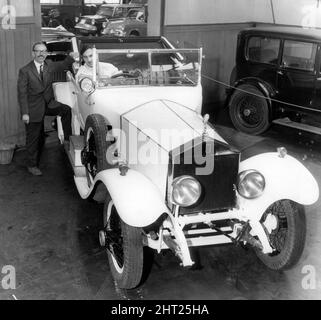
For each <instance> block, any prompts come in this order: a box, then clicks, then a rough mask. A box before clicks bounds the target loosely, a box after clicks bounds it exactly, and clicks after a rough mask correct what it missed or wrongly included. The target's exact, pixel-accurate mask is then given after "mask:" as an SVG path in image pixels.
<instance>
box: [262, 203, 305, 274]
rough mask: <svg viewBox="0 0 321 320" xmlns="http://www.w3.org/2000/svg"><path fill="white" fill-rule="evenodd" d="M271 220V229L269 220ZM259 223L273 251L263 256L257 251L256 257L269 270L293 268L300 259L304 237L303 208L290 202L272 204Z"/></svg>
mask: <svg viewBox="0 0 321 320" xmlns="http://www.w3.org/2000/svg"><path fill="white" fill-rule="evenodd" d="M271 218H272V219H273V224H272V225H273V229H271V228H270V227H269V220H271ZM261 223H262V224H263V226H264V227H265V229H266V232H267V233H268V236H269V241H270V244H271V245H272V247H273V248H274V249H275V251H274V252H273V253H271V254H263V253H262V252H261V251H259V250H258V249H257V250H256V253H257V256H258V257H259V258H260V260H261V261H262V262H263V263H264V264H265V265H266V266H267V267H269V268H270V269H273V270H285V269H290V268H291V267H293V266H294V265H295V264H296V263H297V262H298V261H299V259H300V257H301V255H302V252H303V249H304V244H305V236H306V219H305V212H304V208H303V207H302V206H301V205H299V204H297V203H295V202H293V201H290V200H281V201H277V202H275V203H273V204H272V205H271V206H270V207H269V208H268V209H267V210H266V212H265V213H264V214H263V216H262V219H261Z"/></svg>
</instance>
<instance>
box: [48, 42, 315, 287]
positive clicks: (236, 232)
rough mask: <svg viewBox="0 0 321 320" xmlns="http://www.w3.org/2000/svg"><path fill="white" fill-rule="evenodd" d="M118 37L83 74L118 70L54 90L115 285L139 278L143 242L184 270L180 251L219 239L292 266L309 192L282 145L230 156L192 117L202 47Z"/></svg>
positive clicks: (198, 104) (204, 122) (306, 176)
mask: <svg viewBox="0 0 321 320" xmlns="http://www.w3.org/2000/svg"><path fill="white" fill-rule="evenodd" d="M123 41H124V40H123ZM123 41H121V42H119V47H117V45H114V46H112V49H106V48H101V47H102V46H101V44H99V45H97V48H95V49H94V58H95V59H94V68H93V70H96V69H97V66H98V65H99V63H101V62H108V63H112V64H114V65H115V66H117V67H118V69H119V70H122V71H123V72H122V73H121V74H118V75H116V76H115V77H112V78H105V77H103V76H101V75H100V74H99V73H98V74H97V73H96V72H95V71H93V74H92V75H91V76H90V77H89V76H88V77H85V78H83V79H80V80H79V81H78V82H77V81H76V80H75V77H74V76H73V75H72V74H69V77H68V82H65V83H56V84H55V85H54V91H55V94H56V98H57V99H58V100H60V101H61V102H63V103H66V104H69V105H70V106H71V107H72V110H73V136H72V137H71V143H70V147H69V150H67V151H68V155H69V158H70V161H71V163H72V166H73V168H74V175H75V183H76V186H77V189H78V191H79V194H80V196H81V197H82V198H83V199H87V198H94V199H95V200H96V201H101V202H105V207H104V212H103V222H104V229H103V230H102V231H101V232H100V233H99V239H100V243H101V245H102V246H103V247H104V248H106V250H107V253H108V259H109V263H110V269H111V272H112V275H113V277H114V279H115V280H116V281H117V283H118V285H119V287H121V288H134V287H136V286H138V285H139V284H140V282H141V279H142V273H143V266H144V250H143V248H144V246H148V247H150V248H153V249H155V250H157V252H161V251H162V250H165V249H171V250H172V251H173V252H174V253H175V254H176V256H177V257H178V258H179V259H180V262H181V265H182V266H184V267H190V266H193V264H194V262H193V260H192V258H191V254H190V250H189V249H190V247H195V246H208V245H217V244H229V243H235V244H237V243H242V244H248V245H250V246H252V247H253V248H254V250H255V251H256V253H257V255H258V257H259V258H260V259H261V260H262V261H263V263H264V264H265V265H266V266H268V267H269V268H271V269H275V270H283V269H288V268H290V267H292V266H293V265H294V264H296V263H297V262H298V260H299V258H300V256H301V254H302V251H303V249H304V243H305V233H306V223H305V210H304V206H306V205H311V204H313V203H315V202H316V201H317V199H318V197H319V188H318V184H317V182H316V181H315V179H314V177H313V176H312V175H311V173H310V172H309V171H308V170H307V169H306V168H305V167H304V166H303V165H302V164H301V163H300V162H299V161H297V160H296V159H294V158H293V157H292V156H290V155H288V154H287V151H286V149H284V148H282V147H280V148H279V149H278V150H276V151H275V152H271V153H263V154H259V155H256V156H253V157H251V158H249V159H247V160H244V161H240V153H239V152H238V151H237V150H234V149H233V148H231V147H230V146H229V145H228V144H227V143H226V142H225V140H224V139H223V138H222V137H221V136H220V135H219V134H218V133H217V132H216V131H215V129H214V128H213V127H212V125H211V124H210V123H209V122H208V120H209V119H208V116H207V115H205V116H204V117H202V116H201V109H202V87H201V66H202V50H201V49H174V48H173V47H171V46H160V47H157V44H155V43H151V44H150V45H149V47H148V46H145V48H139V46H137V47H136V48H131V49H128V48H127V47H126V46H127V44H126V42H123ZM162 41H166V39H162ZM132 47H133V46H132Z"/></svg>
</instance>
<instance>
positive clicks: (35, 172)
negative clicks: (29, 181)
mask: <svg viewBox="0 0 321 320" xmlns="http://www.w3.org/2000/svg"><path fill="white" fill-rule="evenodd" d="M28 171H29V172H30V173H31V174H32V175H33V176H42V172H41V171H40V169H39V168H37V167H28Z"/></svg>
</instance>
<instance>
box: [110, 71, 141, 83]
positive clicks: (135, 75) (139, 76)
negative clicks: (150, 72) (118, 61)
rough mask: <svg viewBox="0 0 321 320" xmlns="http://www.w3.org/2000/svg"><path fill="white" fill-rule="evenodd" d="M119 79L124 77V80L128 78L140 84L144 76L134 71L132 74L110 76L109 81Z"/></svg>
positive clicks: (123, 73)
mask: <svg viewBox="0 0 321 320" xmlns="http://www.w3.org/2000/svg"><path fill="white" fill-rule="evenodd" d="M119 77H124V78H128V79H135V80H137V82H138V83H140V82H142V81H143V79H144V75H143V73H142V71H141V70H140V69H135V70H134V71H132V72H124V71H122V72H121V73H117V74H115V75H113V76H111V79H117V78H119ZM139 78H140V79H141V80H140V79H139Z"/></svg>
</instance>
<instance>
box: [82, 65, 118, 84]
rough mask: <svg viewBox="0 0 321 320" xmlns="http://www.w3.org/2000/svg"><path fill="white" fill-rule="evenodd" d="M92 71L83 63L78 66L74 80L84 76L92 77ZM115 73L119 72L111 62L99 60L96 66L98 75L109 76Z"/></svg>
mask: <svg viewBox="0 0 321 320" xmlns="http://www.w3.org/2000/svg"><path fill="white" fill-rule="evenodd" d="M93 73H94V72H93V68H91V67H89V66H87V65H86V64H84V65H82V66H81V67H80V68H79V70H78V72H77V75H76V81H77V82H78V81H79V80H81V79H82V78H84V77H90V78H92V76H93ZM117 73H119V70H118V68H116V67H115V66H114V65H112V64H111V63H106V62H99V66H98V74H99V77H102V78H110V77H112V76H113V75H115V74H117Z"/></svg>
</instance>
